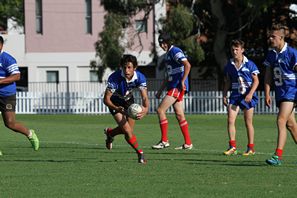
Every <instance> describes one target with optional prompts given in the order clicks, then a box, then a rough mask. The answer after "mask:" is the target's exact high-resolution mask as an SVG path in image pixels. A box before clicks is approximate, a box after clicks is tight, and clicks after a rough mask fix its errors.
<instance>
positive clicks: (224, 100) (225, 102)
mask: <svg viewBox="0 0 297 198" xmlns="http://www.w3.org/2000/svg"><path fill="white" fill-rule="evenodd" d="M223 104H224V105H225V106H226V107H227V106H228V100H227V97H223Z"/></svg>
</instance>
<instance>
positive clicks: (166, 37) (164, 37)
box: [158, 33, 172, 51]
mask: <svg viewBox="0 0 297 198" xmlns="http://www.w3.org/2000/svg"><path fill="white" fill-rule="evenodd" d="M158 42H159V45H160V47H161V48H162V49H163V50H165V51H168V49H169V48H170V46H171V45H172V43H171V36H170V34H168V33H161V34H160V35H159V38H158Z"/></svg>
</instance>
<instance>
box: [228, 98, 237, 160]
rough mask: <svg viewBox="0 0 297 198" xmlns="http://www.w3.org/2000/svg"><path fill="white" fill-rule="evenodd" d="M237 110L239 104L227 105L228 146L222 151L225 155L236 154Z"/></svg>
mask: <svg viewBox="0 0 297 198" xmlns="http://www.w3.org/2000/svg"><path fill="white" fill-rule="evenodd" d="M238 112H239V106H236V105H233V104H230V105H229V106H228V119H227V130H228V136H229V148H228V149H227V150H226V151H225V152H224V154H225V155H233V154H237V150H236V127H235V121H236V117H237V114H238Z"/></svg>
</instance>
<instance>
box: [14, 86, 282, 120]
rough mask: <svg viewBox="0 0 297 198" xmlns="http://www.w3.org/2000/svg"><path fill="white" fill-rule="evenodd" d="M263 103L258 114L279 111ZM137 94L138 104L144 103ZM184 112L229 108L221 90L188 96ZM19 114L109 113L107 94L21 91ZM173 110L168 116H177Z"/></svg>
mask: <svg viewBox="0 0 297 198" xmlns="http://www.w3.org/2000/svg"><path fill="white" fill-rule="evenodd" d="M154 94H155V93H154V92H149V98H150V108H149V113H155V112H156V111H155V109H156V108H157V106H158V105H159V103H160V101H161V100H158V99H156V98H155V97H154ZM258 96H259V104H258V105H257V107H256V109H255V113H256V114H272V113H276V112H277V109H276V107H275V104H274V96H273V95H272V99H273V104H272V108H267V107H266V106H265V101H264V92H258ZM140 101H141V100H140V97H139V95H137V94H136V102H137V103H140ZM184 109H185V112H186V113H187V114H225V113H226V112H227V109H226V107H225V106H224V105H223V104H222V92H221V91H197V92H190V93H189V94H188V95H186V96H185V99H184ZM16 112H17V113H20V114H109V111H108V108H107V107H106V106H105V105H104V104H103V94H102V93H101V94H100V93H95V92H70V93H67V92H59V93H55V92H50V93H43V92H18V93H17V106H16ZM173 112H174V111H173V109H172V108H170V109H169V110H168V113H173Z"/></svg>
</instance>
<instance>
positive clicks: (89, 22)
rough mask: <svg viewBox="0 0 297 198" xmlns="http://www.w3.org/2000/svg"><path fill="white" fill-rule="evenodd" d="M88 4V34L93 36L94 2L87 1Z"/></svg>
mask: <svg viewBox="0 0 297 198" xmlns="http://www.w3.org/2000/svg"><path fill="white" fill-rule="evenodd" d="M85 4H86V33H87V34H92V0H85Z"/></svg>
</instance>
